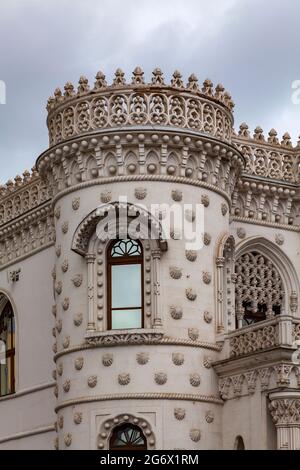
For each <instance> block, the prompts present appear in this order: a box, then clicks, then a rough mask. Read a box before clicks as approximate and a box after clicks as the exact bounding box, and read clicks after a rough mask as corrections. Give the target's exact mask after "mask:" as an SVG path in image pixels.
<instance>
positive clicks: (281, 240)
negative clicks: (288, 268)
mask: <svg viewBox="0 0 300 470" xmlns="http://www.w3.org/2000/svg"><path fill="white" fill-rule="evenodd" d="M275 242H276V243H277V245H279V246H282V245H283V244H284V236H283V235H282V233H276V235H275Z"/></svg>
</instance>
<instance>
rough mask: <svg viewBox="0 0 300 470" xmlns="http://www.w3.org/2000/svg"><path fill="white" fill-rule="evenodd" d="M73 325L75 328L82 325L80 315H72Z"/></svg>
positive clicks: (81, 316) (81, 315)
mask: <svg viewBox="0 0 300 470" xmlns="http://www.w3.org/2000/svg"><path fill="white" fill-rule="evenodd" d="M73 321H74V325H75V326H80V325H81V324H82V321H83V314H82V313H76V315H74V320H73Z"/></svg>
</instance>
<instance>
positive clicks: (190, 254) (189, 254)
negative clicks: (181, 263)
mask: <svg viewBox="0 0 300 470" xmlns="http://www.w3.org/2000/svg"><path fill="white" fill-rule="evenodd" d="M185 256H186V259H187V260H189V261H192V262H193V261H196V259H197V251H196V250H186V251H185Z"/></svg>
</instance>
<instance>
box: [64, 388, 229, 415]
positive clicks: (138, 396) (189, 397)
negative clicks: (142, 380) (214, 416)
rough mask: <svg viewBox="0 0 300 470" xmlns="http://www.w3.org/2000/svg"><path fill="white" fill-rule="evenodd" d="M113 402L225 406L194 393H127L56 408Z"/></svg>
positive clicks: (99, 396)
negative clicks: (162, 401) (133, 401)
mask: <svg viewBox="0 0 300 470" xmlns="http://www.w3.org/2000/svg"><path fill="white" fill-rule="evenodd" d="M112 400H174V401H175V400H180V401H193V402H198V403H199V402H200V403H201V402H202V403H214V404H215V405H223V404H224V401H223V400H222V399H221V398H218V397H215V396H213V395H194V394H192V393H127V394H120V393H119V394H118V393H117V394H114V395H95V396H92V397H81V398H73V399H72V400H66V401H63V402H61V403H60V404H59V405H57V406H56V407H55V412H56V413H58V411H60V410H62V409H63V408H67V407H68V406H74V405H80V404H83V403H93V402H96V401H112Z"/></svg>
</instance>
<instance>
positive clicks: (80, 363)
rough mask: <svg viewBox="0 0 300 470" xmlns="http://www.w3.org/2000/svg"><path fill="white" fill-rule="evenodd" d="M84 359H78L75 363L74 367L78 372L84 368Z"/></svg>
mask: <svg viewBox="0 0 300 470" xmlns="http://www.w3.org/2000/svg"><path fill="white" fill-rule="evenodd" d="M83 364H84V359H83V357H77V359H75V362H74V367H75V369H76V370H81V369H82V368H83Z"/></svg>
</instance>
